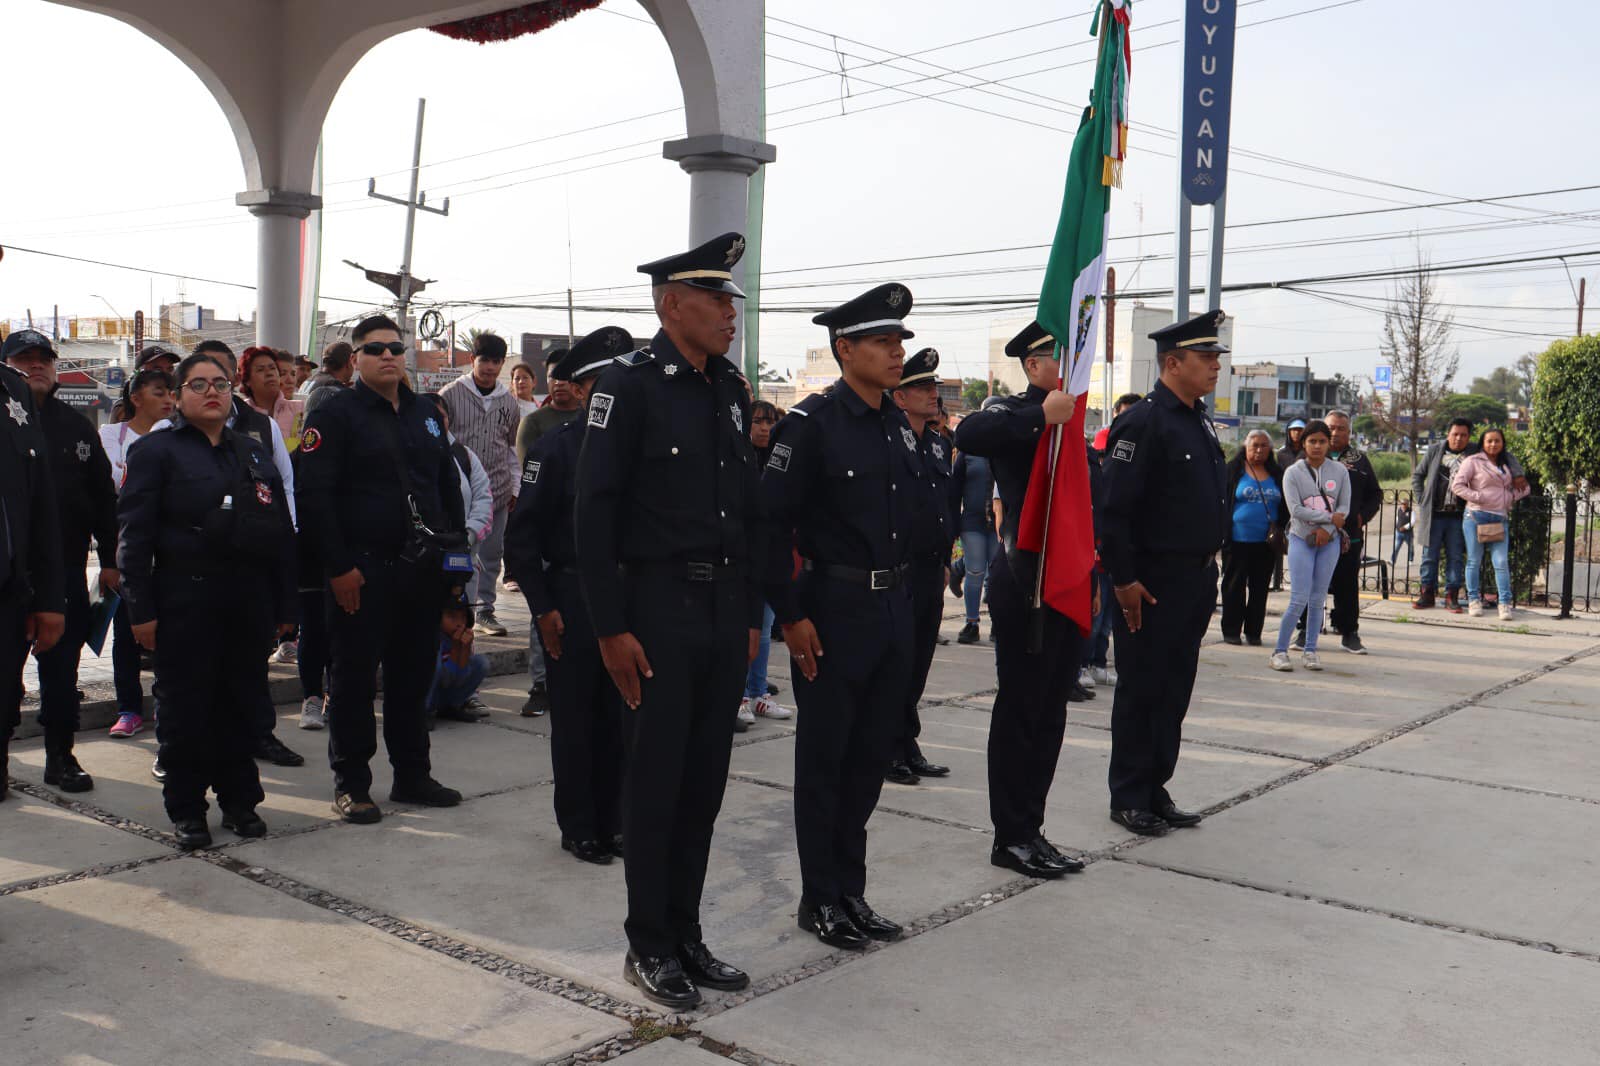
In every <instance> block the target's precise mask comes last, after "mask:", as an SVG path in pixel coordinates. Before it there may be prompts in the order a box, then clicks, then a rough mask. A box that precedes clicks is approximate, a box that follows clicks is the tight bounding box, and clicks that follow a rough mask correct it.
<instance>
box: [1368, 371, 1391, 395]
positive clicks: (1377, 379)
mask: <svg viewBox="0 0 1600 1066" xmlns="http://www.w3.org/2000/svg"><path fill="white" fill-rule="evenodd" d="M1372 386H1373V388H1375V389H1377V390H1378V391H1380V392H1387V391H1389V390H1391V389H1393V387H1394V367H1392V366H1380V367H1378V368H1377V369H1376V371H1375V372H1374V373H1373V375H1372Z"/></svg>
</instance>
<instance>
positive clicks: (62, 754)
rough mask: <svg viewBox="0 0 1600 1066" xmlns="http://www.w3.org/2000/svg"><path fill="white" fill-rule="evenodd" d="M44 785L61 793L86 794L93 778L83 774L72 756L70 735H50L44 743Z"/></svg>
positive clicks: (92, 786)
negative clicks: (52, 787) (50, 786)
mask: <svg viewBox="0 0 1600 1066" xmlns="http://www.w3.org/2000/svg"><path fill="white" fill-rule="evenodd" d="M44 783H45V784H47V785H54V786H55V787H56V788H59V789H60V790H61V791H63V792H88V791H89V790H90V789H92V788H94V778H92V777H90V776H89V775H88V774H86V773H84V772H83V767H81V766H79V765H78V760H77V757H76V756H74V755H73V754H72V734H71V733H50V734H47V735H46V736H45V742H44Z"/></svg>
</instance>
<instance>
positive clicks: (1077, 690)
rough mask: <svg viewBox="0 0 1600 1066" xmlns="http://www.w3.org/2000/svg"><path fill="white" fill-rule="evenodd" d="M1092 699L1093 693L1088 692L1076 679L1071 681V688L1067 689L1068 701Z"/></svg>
mask: <svg viewBox="0 0 1600 1066" xmlns="http://www.w3.org/2000/svg"><path fill="white" fill-rule="evenodd" d="M1092 699H1094V693H1093V692H1090V691H1089V690H1088V689H1086V688H1084V687H1083V686H1082V685H1080V684H1078V683H1077V682H1076V681H1074V682H1073V683H1072V687H1071V688H1069V689H1067V702H1068V703H1088V702H1089V701H1090V700H1092Z"/></svg>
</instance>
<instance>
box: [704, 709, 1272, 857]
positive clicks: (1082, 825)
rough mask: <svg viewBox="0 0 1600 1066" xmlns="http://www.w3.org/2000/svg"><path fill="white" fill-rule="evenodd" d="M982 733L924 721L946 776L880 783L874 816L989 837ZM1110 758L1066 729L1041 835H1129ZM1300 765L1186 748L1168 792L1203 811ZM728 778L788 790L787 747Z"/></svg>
mask: <svg viewBox="0 0 1600 1066" xmlns="http://www.w3.org/2000/svg"><path fill="white" fill-rule="evenodd" d="M1074 706H1075V707H1076V706H1077V705H1076V704H1075V705H1074ZM988 736H989V719H988V717H987V716H986V715H982V714H976V713H974V712H972V711H971V710H968V709H964V708H963V709H961V710H959V711H955V712H953V713H952V715H951V716H950V717H940V718H934V717H931V716H925V717H924V720H923V726H922V738H921V740H920V743H921V745H922V750H923V754H925V755H926V756H927V757H928V759H929V760H930V761H932V762H936V763H943V764H945V765H948V766H949V767H950V768H951V773H950V776H949V777H944V778H926V779H924V781H923V783H922V784H920V785H915V786H911V787H907V786H904V785H891V784H885V785H884V786H883V795H882V797H881V798H880V799H879V801H878V811H879V813H878V814H877V815H875V816H874V817H875V819H876V818H881V817H883V816H884V815H885V814H887V813H891V812H902V813H905V814H909V815H912V816H921V817H929V818H939V819H942V820H944V821H949V822H955V823H958V824H960V825H963V826H967V827H970V828H972V829H976V830H980V831H982V832H983V833H985V834H988V833H989V832H990V831H991V823H990V820H989V770H988V757H987V755H986V744H987V742H988ZM1110 759H1111V735H1110V734H1109V733H1106V732H1104V731H1102V730H1097V729H1089V728H1085V727H1081V726H1074V725H1071V724H1069V725H1068V726H1067V737H1066V741H1065V743H1064V744H1063V745H1062V749H1061V759H1060V761H1059V762H1058V763H1057V764H1056V777H1055V783H1054V785H1053V786H1052V787H1051V790H1050V801H1049V807H1048V811H1047V815H1046V825H1045V830H1046V834H1047V835H1048V836H1049V837H1050V839H1051V840H1053V841H1055V842H1056V843H1057V844H1059V845H1061V846H1062V847H1068V848H1074V849H1077V850H1081V851H1090V850H1095V849H1098V848H1104V847H1109V846H1110V845H1112V844H1115V843H1119V842H1121V841H1124V840H1127V839H1130V838H1131V837H1132V836H1133V834H1131V833H1128V832H1127V831H1125V830H1123V829H1121V828H1119V827H1118V826H1117V825H1115V824H1114V823H1113V822H1112V821H1111V820H1110V818H1108V817H1107V811H1108V809H1109V806H1110V798H1109V794H1108V792H1107V786H1106V771H1107V767H1108V765H1109V763H1110ZM1303 765H1304V764H1303V763H1297V762H1291V761H1289V760H1287V759H1275V758H1271V757H1268V756H1261V755H1250V754H1246V753H1243V752H1234V751H1225V750H1221V749H1218V748H1205V747H1201V746H1199V745H1194V744H1189V745H1185V746H1184V749H1183V753H1182V755H1181V756H1180V757H1179V760H1178V776H1177V778H1176V779H1175V781H1174V783H1173V789H1174V791H1175V793H1176V794H1177V795H1179V796H1181V797H1182V801H1183V803H1184V804H1185V805H1187V806H1191V807H1194V808H1196V809H1203V808H1205V807H1209V806H1211V805H1212V804H1214V803H1219V802H1221V801H1222V800H1224V799H1227V798H1228V797H1229V796H1234V795H1237V794H1238V793H1240V792H1244V791H1247V790H1249V789H1251V788H1255V787H1257V786H1259V785H1263V784H1266V783H1267V782H1268V781H1271V780H1273V779H1274V778H1277V777H1281V776H1283V775H1284V774H1286V773H1289V772H1290V771H1292V770H1294V769H1296V768H1298V767H1300V766H1303ZM733 773H734V774H735V776H739V777H745V778H750V779H754V780H762V781H774V782H777V783H779V784H783V785H793V783H794V742H793V741H791V740H775V741H772V742H769V743H765V744H753V745H750V746H748V747H744V748H738V749H735V751H734V756H733ZM991 843H992V841H991V840H988V839H985V840H983V841H981V842H980V843H978V844H976V845H974V846H975V847H980V848H988V847H989V846H990V844H991Z"/></svg>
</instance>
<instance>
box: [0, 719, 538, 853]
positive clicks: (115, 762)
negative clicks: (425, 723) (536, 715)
mask: <svg viewBox="0 0 1600 1066" xmlns="http://www.w3.org/2000/svg"><path fill="white" fill-rule="evenodd" d="M299 713H300V712H299V707H298V705H294V706H293V707H291V706H289V705H285V706H283V707H280V708H279V719H278V730H277V735H278V739H280V740H282V741H283V742H284V743H286V744H288V745H289V746H290V747H291V748H293V749H295V750H296V751H298V752H299V753H300V754H301V755H303V756H305V760H306V761H305V765H304V766H293V767H280V766H273V765H271V764H270V763H265V762H260V761H258V762H257V763H256V766H257V768H258V770H259V771H260V773H261V788H262V790H263V791H264V792H265V793H266V795H267V798H266V802H265V803H264V804H263V805H262V806H261V808H260V813H261V817H262V818H263V819H265V820H266V823H267V825H268V827H269V828H271V829H274V830H283V829H298V828H304V827H305V826H308V825H315V824H317V823H319V822H325V821H333V820H336V819H337V818H338V816H337V815H336V814H334V813H333V808H332V804H333V774H332V772H331V771H330V770H329V769H328V762H327V758H328V757H327V751H328V748H327V744H328V734H327V732H326V731H323V732H306V731H303V730H300V729H298V728H297V727H296V722H297V721H298V719H299ZM382 729H383V722H382V718H381V716H380V718H379V721H378V730H379V738H378V753H377V755H376V756H374V757H373V760H372V778H373V783H372V796H373V798H374V799H375V800H377V801H378V803H379V805H380V806H382V805H386V801H387V799H388V796H389V786H390V784H391V783H392V782H393V779H394V774H393V770H392V769H391V768H390V766H389V761H388V756H387V755H386V754H385V753H384V749H383V738H382ZM430 738H431V754H432V759H433V776H434V777H435V778H437V779H438V780H440V781H442V782H444V783H445V784H447V785H450V786H452V787H455V788H459V789H461V791H462V792H464V793H466V794H468V795H479V794H482V793H484V792H489V791H493V790H498V789H503V788H509V787H513V786H516V785H527V784H532V783H533V782H535V781H547V780H549V779H550V777H551V770H550V745H549V742H548V741H546V740H545V739H543V738H541V737H536V736H531V735H529V736H523V735H519V734H518V733H515V732H511V731H508V730H506V729H501V728H497V727H495V726H491V725H487V724H483V723H479V724H466V723H460V722H440V723H439V725H438V727H437V728H436V729H435V730H434V731H433V733H432V734H430ZM42 743H43V742H42V741H37V740H36V741H30V742H26V743H24V744H20V745H15V746H13V748H12V759H11V772H12V774H13V775H14V776H16V777H18V778H20V779H22V780H25V781H28V782H30V783H33V784H41V783H42V781H43V773H44V749H43V746H42ZM74 749H75V752H76V754H77V756H78V761H79V762H81V763H82V764H83V767H84V769H86V770H88V771H89V773H90V774H91V775H92V776H93V777H94V779H95V787H94V791H92V792H89V793H87V794H85V795H84V796H83V797H81V798H83V799H84V800H86V801H87V802H89V803H93V804H94V805H95V806H97V807H100V808H102V809H104V810H107V811H110V812H112V813H113V814H117V815H120V816H121V817H124V818H130V819H132V820H134V821H137V822H140V823H142V824H144V825H147V826H151V827H153V828H156V829H162V830H165V829H167V828H168V826H169V825H170V823H169V822H168V820H167V815H166V810H165V808H164V807H163V806H162V802H161V784H160V782H158V781H156V780H155V778H153V777H151V776H150V764H151V763H152V762H154V761H155V756H156V741H155V736H154V733H153V732H152V731H149V730H146V731H145V732H144V733H143V734H141V735H140V736H138V737H136V738H134V739H132V740H111V739H109V738H107V737H96V738H93V739H89V738H80V739H79V740H78V742H77V744H76V745H75V746H74ZM209 802H210V803H211V806H212V814H211V818H212V824H213V825H215V824H216V819H217V812H216V797H215V796H212V797H210V798H209Z"/></svg>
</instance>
